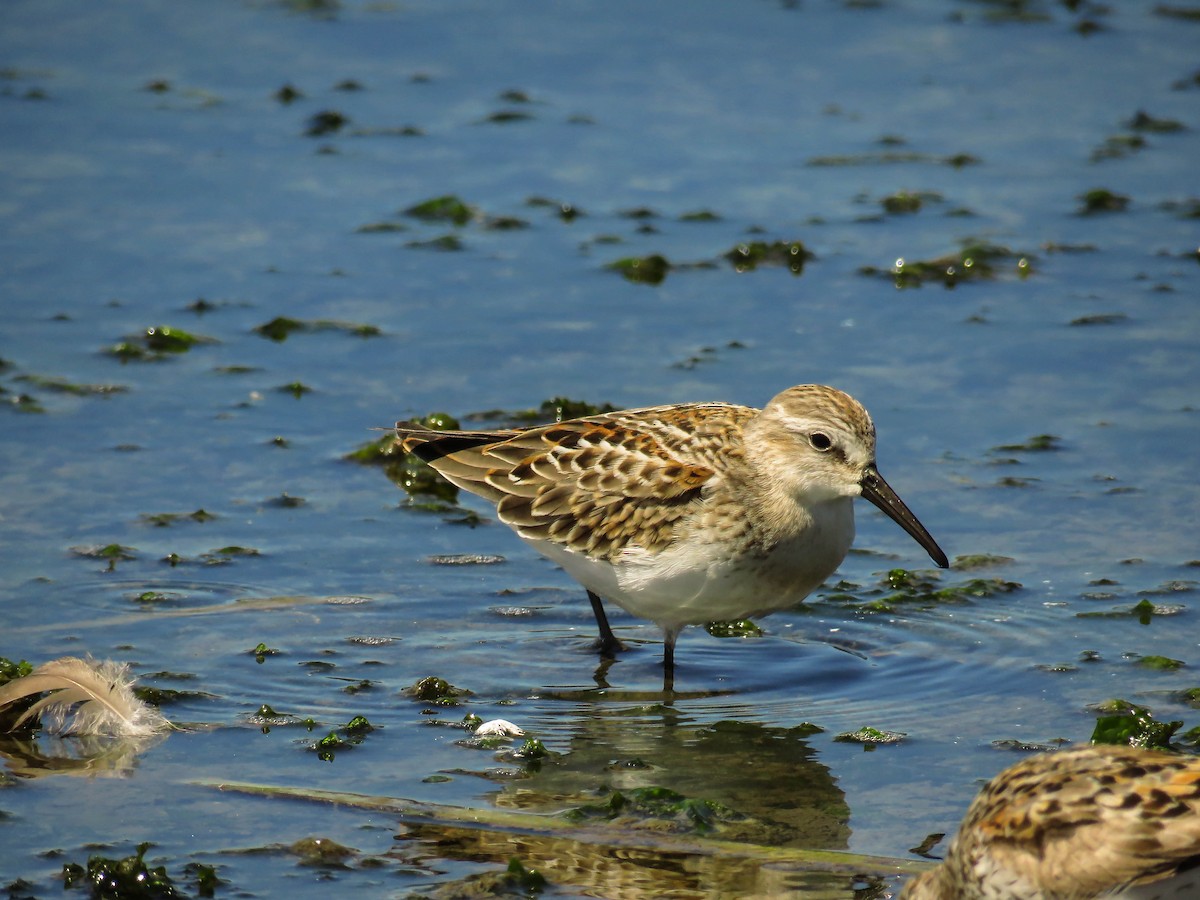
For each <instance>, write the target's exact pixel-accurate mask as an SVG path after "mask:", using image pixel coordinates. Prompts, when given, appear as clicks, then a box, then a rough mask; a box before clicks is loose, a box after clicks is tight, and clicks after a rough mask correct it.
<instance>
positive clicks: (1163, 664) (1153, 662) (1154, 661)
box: [1137, 655, 1187, 672]
mask: <svg viewBox="0 0 1200 900" xmlns="http://www.w3.org/2000/svg"><path fill="white" fill-rule="evenodd" d="M1137 665H1139V666H1141V667H1142V668H1143V669H1154V670H1156V671H1159V672H1173V671H1175V670H1176V669H1182V668H1183V667H1184V666H1186V665H1187V663H1185V662H1184V661H1183V660H1182V659H1172V658H1171V657H1169V656H1154V655H1151V656H1141V657H1139V658H1138V660H1137Z"/></svg>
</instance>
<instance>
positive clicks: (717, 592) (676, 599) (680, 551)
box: [529, 498, 854, 630]
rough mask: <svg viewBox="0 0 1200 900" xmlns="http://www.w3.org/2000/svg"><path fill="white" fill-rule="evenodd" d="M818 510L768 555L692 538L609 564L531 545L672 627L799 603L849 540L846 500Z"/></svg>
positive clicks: (850, 516) (634, 610) (636, 550)
mask: <svg viewBox="0 0 1200 900" xmlns="http://www.w3.org/2000/svg"><path fill="white" fill-rule="evenodd" d="M819 513H820V514H819V515H817V516H815V517H814V518H813V520H812V521H811V522H809V524H808V527H806V528H803V529H800V530H799V531H798V532H797V533H794V534H791V535H787V536H785V537H783V538H781V539H780V540H778V541H777V542H775V543H774V544H772V545H770V548H769V549H767V550H761V549H755V548H740V547H737V546H734V545H733V544H731V543H729V542H722V539H721V535H720V534H705V535H697V534H695V533H692V534H691V535H690V536H689V537H688V539H686V540H681V541H678V542H677V543H675V544H674V545H672V546H670V547H668V548H667V549H666V550H662V551H660V552H658V553H651V552H649V551H646V550H644V549H642V548H640V547H636V546H631V547H627V548H625V550H624V551H622V552H621V554H620V555H619V556H618V557H617V558H616V559H615V560H612V561H610V560H606V559H593V558H589V557H588V556H586V555H584V554H582V553H578V552H575V551H572V550H569V549H567V548H566V547H564V546H562V545H560V544H556V543H553V542H551V541H541V540H531V541H529V543H530V544H531V545H532V546H533V547H534V548H535V549H536V550H538V552H540V553H542V554H543V555H545V556H547V557H549V558H550V559H552V560H554V561H555V562H557V563H558V564H559V565H561V566H562V567H563V568H564V569H566V570H567V572H568V573H570V574H571V575H572V576H573V577H574V578H575V579H576V580H578V581H579V582H580V583H581V584H583V585H584V586H585V587H586V588H588V589H589V590H592V591H594V592H595V593H596V594H598V595H600V596H601V597H602V598H604V599H606V600H611V601H612V602H614V603H616V604H617V605H618V606H620V607H621V608H622V609H624V610H625V611H626V612H628V613H631V614H632V615H635V616H638V617H640V618H643V619H649V620H650V621H652V622H656V623H658V624H659V625H660V626H662V627H663V628H665V629H668V630H672V629H678V628H679V627H681V626H684V625H702V624H705V623H708V622H714V621H723V620H730V619H743V618H752V617H755V616H764V615H767V614H769V613H772V612H776V611H778V610H781V609H785V608H787V607H789V606H793V605H794V604H796V603H799V602H800V601H801V600H803V599H804V598H805V597H806V596H807V595H808V594H809V593H810V592H811V591H812V590H813V589H814V588H816V587H818V586H819V585H820V584H821V583H822V582H824V580H825V579H826V578H828V577H829V576H830V575H831V574H832V573H833V572H834V570H835V569H837V567H838V565H839V564H841V562H842V560H843V559H844V558H845V555H846V551H847V550H849V549H850V544H851V542H852V541H853V539H854V512H853V506H852V505H851V500H850V498H839V501H835V502H832V503H829V504H827V505H825V506H824V507H823V508H822V509H821V510H819Z"/></svg>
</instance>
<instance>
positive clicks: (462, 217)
mask: <svg viewBox="0 0 1200 900" xmlns="http://www.w3.org/2000/svg"><path fill="white" fill-rule="evenodd" d="M404 215H406V216H411V217H412V218H414V219H420V220H421V221H423V222H449V223H451V224H452V225H457V226H462V225H466V224H467V223H468V222H470V221H471V220H472V219H474V218H476V216H477V215H478V211H477V210H476V209H475V208H474V207H472V206H469V205H468V204H466V203H465V202H463V201H462V200H461V199H460V198H458V197H456V196H454V195H453V194H445V195H443V196H440V197H431V198H430V199H428V200H422V201H421V202H420V203H417V204H414V205H413V206H410V207H408V208H407V209H406V210H404Z"/></svg>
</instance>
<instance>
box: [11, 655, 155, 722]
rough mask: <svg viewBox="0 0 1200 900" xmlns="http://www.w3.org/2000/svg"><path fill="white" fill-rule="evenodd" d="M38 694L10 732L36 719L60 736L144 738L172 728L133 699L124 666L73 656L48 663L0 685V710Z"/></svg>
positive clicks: (153, 709) (129, 681) (150, 708)
mask: <svg viewBox="0 0 1200 900" xmlns="http://www.w3.org/2000/svg"><path fill="white" fill-rule="evenodd" d="M41 693H45V694H46V696H45V697H43V698H42V699H40V700H38V701H37V702H36V703H34V704H33V706H31V707H30V708H29V709H27V710H25V712H24V713H23V714H22V715H21V716H20V718H18V719H17V721H16V722H15V723H14V724H13V729H14V730H16V729H17V728H20V727H21V726H22V725H23V724H25V722H27V721H28V720H29V719H31V718H33V717H35V716H37V717H40V718H41V722H42V727H43V728H44V729H45V730H46V731H48V732H51V733H54V734H59V735H68V734H96V735H111V736H114V737H145V736H148V735H152V734H158V733H159V732H162V731H166V730H168V729H169V728H170V727H171V723H170V722H169V721H167V718H166V717H165V716H164V715H163V714H162V713H160V712H159V711H158V710H157V709H155V708H154V707H153V706H150V705H149V704H147V703H145V702H143V701H141V700H139V699H138V698H137V697H136V696H134V693H133V677H132V676H131V675H130V674H129V665H128V663H120V662H111V661H104V662H97V661H96V660H92V659H79V658H78V657H74V656H64V657H62V658H61V659H55V660H51V661H50V662H48V663H43V664H42V665H40V666H38V667H37V668H36V669H34V670H33V671H32V672H31V673H29V674H28V675H26V676H24V677H23V678H16V679H14V680H12V681H10V682H8V683H7V684H5V685H3V686H0V709H3V708H4V707H5V706H7V705H8V704H10V703H14V702H16V701H18V700H23V699H26V698H29V697H33V696H35V695H37V694H41Z"/></svg>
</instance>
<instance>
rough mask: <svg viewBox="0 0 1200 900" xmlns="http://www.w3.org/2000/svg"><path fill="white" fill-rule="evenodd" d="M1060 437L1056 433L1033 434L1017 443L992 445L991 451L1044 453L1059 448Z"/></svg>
mask: <svg viewBox="0 0 1200 900" xmlns="http://www.w3.org/2000/svg"><path fill="white" fill-rule="evenodd" d="M1061 449H1062V438H1060V437H1059V436H1058V435H1056V434H1035V435H1034V436H1033V437H1031V438H1029V440H1027V441H1023V442H1022V443H1019V444H1000V445H999V446H996V447H993V448H992V452H1001V453H1046V452H1048V451H1054V450H1061Z"/></svg>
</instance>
